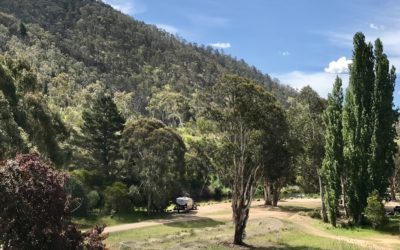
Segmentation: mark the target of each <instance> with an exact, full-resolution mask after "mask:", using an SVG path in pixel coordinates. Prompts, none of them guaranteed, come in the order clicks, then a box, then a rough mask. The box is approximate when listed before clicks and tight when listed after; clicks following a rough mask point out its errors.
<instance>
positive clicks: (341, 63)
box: [325, 56, 352, 74]
mask: <svg viewBox="0 0 400 250" xmlns="http://www.w3.org/2000/svg"><path fill="white" fill-rule="evenodd" d="M351 63H352V61H351V60H347V59H346V57H344V56H343V57H341V58H339V59H338V60H337V61H332V62H330V63H329V66H328V68H325V72H326V73H331V74H343V73H348V72H349V64H351Z"/></svg>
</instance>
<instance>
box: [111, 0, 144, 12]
mask: <svg viewBox="0 0 400 250" xmlns="http://www.w3.org/2000/svg"><path fill="white" fill-rule="evenodd" d="M104 3H106V4H109V5H110V6H111V7H113V8H114V9H116V10H119V11H121V12H122V13H124V14H126V15H136V14H140V13H143V12H145V11H146V6H145V5H143V4H141V3H139V2H138V1H137V0H104Z"/></svg>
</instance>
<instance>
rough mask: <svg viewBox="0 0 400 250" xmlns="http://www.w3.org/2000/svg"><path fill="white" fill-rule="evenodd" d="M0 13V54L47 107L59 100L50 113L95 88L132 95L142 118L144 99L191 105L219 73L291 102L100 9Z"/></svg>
mask: <svg viewBox="0 0 400 250" xmlns="http://www.w3.org/2000/svg"><path fill="white" fill-rule="evenodd" d="M0 10H1V12H0V51H1V53H6V54H7V55H9V56H10V57H11V58H14V59H23V60H26V61H27V62H28V63H29V64H31V67H32V70H33V71H34V72H35V73H36V74H37V77H38V82H39V83H40V84H42V85H43V92H44V94H45V95H47V96H49V99H57V98H58V99H60V97H59V95H60V93H61V94H62V95H64V96H63V97H62V98H63V100H61V102H59V101H57V102H56V101H55V102H54V104H55V105H56V106H60V105H61V107H63V108H65V107H68V106H71V105H72V106H73V105H76V103H74V102H77V100H75V101H74V96H73V94H74V93H76V92H79V91H81V90H82V89H84V88H86V87H87V86H89V85H90V84H96V83H97V84H100V85H103V86H104V85H105V86H106V87H107V88H109V89H111V90H112V91H113V92H116V91H121V92H123V93H129V92H133V93H134V94H133V96H132V100H133V101H132V102H133V107H134V109H135V111H136V112H137V113H142V114H145V113H146V112H147V111H146V107H147V105H148V100H149V97H151V95H152V94H153V93H154V91H157V90H159V89H163V88H164V86H165V85H168V88H169V89H170V90H171V91H174V92H178V93H180V94H181V95H183V96H184V97H186V98H189V99H190V98H191V96H192V94H193V93H194V92H195V90H202V89H204V88H207V87H209V86H212V85H214V84H215V83H216V82H217V80H218V78H219V77H220V76H221V75H222V74H224V73H233V74H238V75H240V76H243V77H247V78H250V79H252V80H255V81H257V82H259V83H260V84H262V85H264V86H265V87H266V89H267V90H268V91H270V92H271V93H273V95H275V96H276V97H277V99H278V100H280V101H281V102H282V103H286V101H287V98H288V97H290V96H295V95H296V91H294V90H293V89H292V88H290V87H288V86H284V85H281V84H279V83H278V82H277V81H276V80H273V79H271V77H269V76H268V75H266V74H263V73H261V72H260V71H259V70H257V69H256V68H255V67H251V66H249V65H248V64H247V63H245V62H244V61H243V60H237V59H235V58H232V57H231V56H228V55H225V54H223V53H222V52H221V51H218V50H215V49H213V48H211V47H209V46H208V47H205V46H198V45H197V44H192V43H188V42H186V41H184V40H183V39H182V38H178V37H176V36H173V35H171V34H169V33H167V32H165V31H162V30H160V29H158V28H157V27H155V26H153V25H148V24H145V23H144V22H140V21H137V20H134V19H133V18H132V17H129V16H127V15H124V14H122V13H121V12H119V11H116V10H114V9H112V8H111V7H110V6H109V5H106V4H104V3H102V2H101V1H95V0H35V1H32V0H12V1H10V0H0ZM60 83H62V85H60ZM54 88H57V91H55V89H54ZM124 91H125V92H124ZM65 98H68V99H65Z"/></svg>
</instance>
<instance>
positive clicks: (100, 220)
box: [73, 211, 170, 229]
mask: <svg viewBox="0 0 400 250" xmlns="http://www.w3.org/2000/svg"><path fill="white" fill-rule="evenodd" d="M169 217H170V214H167V213H164V214H151V215H148V214H147V213H146V212H144V211H137V212H132V213H129V214H116V215H113V216H111V215H92V216H88V217H86V218H74V219H73V221H74V223H77V224H78V225H80V226H81V228H83V229H87V228H90V227H93V226H94V225H96V224H100V225H102V224H106V225H107V226H115V225H120V224H127V223H135V222H141V221H146V220H153V219H168V218H169Z"/></svg>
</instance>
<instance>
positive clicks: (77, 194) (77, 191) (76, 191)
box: [66, 176, 88, 216]
mask: <svg viewBox="0 0 400 250" xmlns="http://www.w3.org/2000/svg"><path fill="white" fill-rule="evenodd" d="M66 191H67V192H68V193H69V194H70V195H71V196H72V197H73V198H75V199H76V200H77V201H78V203H77V204H76V206H75V207H74V208H72V209H73V211H72V212H73V215H75V216H86V215H87V213H88V199H87V196H86V191H85V188H84V186H83V184H82V183H81V182H80V181H79V180H78V179H76V178H74V177H73V176H71V177H70V178H69V180H68V182H67V185H66Z"/></svg>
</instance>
